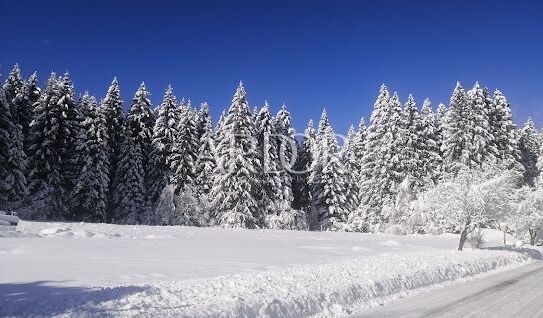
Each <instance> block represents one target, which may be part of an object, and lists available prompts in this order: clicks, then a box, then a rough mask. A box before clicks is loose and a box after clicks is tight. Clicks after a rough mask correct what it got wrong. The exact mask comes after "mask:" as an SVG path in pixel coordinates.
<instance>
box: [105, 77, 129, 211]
mask: <svg viewBox="0 0 543 318" xmlns="http://www.w3.org/2000/svg"><path fill="white" fill-rule="evenodd" d="M100 109H101V110H102V113H103V114H104V118H105V120H106V128H107V136H108V139H107V144H108V153H109V171H110V172H109V180H110V189H114V188H115V186H114V185H113V184H112V182H113V181H114V180H115V172H116V171H117V164H118V162H119V160H120V159H119V156H120V149H121V143H122V142H123V140H124V133H125V131H126V129H125V125H126V119H125V114H124V110H123V100H122V98H121V90H120V88H119V82H117V78H114V79H113V81H112V82H111V85H110V86H109V89H108V91H107V94H106V97H105V98H104V99H103V100H102V106H101V108H100ZM109 200H110V202H111V203H113V201H112V198H109ZM108 210H109V211H112V210H113V206H110V207H109V209H108Z"/></svg>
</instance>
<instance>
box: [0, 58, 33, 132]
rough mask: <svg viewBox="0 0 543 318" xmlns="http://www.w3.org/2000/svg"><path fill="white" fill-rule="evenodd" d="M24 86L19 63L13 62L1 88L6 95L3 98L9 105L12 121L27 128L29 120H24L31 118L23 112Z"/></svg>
mask: <svg viewBox="0 0 543 318" xmlns="http://www.w3.org/2000/svg"><path fill="white" fill-rule="evenodd" d="M24 87H25V83H24V80H23V78H22V76H21V70H20V69H19V65H17V64H15V66H13V69H12V70H11V72H10V73H9V75H8V77H7V78H6V81H5V83H4V86H3V88H4V93H5V95H6V96H5V98H6V100H7V102H8V104H9V107H10V112H11V117H12V121H13V123H15V124H17V125H21V128H23V127H25V126H26V127H25V129H27V128H28V125H29V124H30V122H26V121H27V120H28V119H31V118H27V117H26V116H24V113H23V111H24V108H23V107H24V104H23V102H24ZM23 124H25V125H23Z"/></svg>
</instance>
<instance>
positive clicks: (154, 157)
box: [149, 86, 179, 203]
mask: <svg viewBox="0 0 543 318" xmlns="http://www.w3.org/2000/svg"><path fill="white" fill-rule="evenodd" d="M178 115H179V114H178V112H177V99H176V97H175V95H174V93H173V88H172V87H171V86H168V88H167V89H166V92H165V93H164V98H163V99H162V103H161V104H160V106H159V108H158V115H157V119H156V122H155V125H154V127H153V139H152V142H151V145H152V151H151V158H150V159H151V162H150V165H151V168H150V171H149V182H150V189H149V200H150V201H151V202H152V203H155V202H156V201H157V200H158V198H159V196H160V194H161V193H162V189H163V188H164V187H165V186H166V185H167V184H168V182H169V180H170V176H171V175H172V174H173V171H172V170H171V168H170V161H169V160H170V158H171V156H172V148H173V143H174V141H175V138H176V137H177V126H178V124H179V116H178Z"/></svg>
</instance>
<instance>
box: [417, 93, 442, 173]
mask: <svg viewBox="0 0 543 318" xmlns="http://www.w3.org/2000/svg"><path fill="white" fill-rule="evenodd" d="M420 115H421V126H422V127H421V130H420V133H419V140H420V141H421V142H422V143H423V147H422V152H421V160H422V164H423V169H422V172H423V175H424V177H425V179H426V180H427V181H432V182H433V184H436V183H437V181H438V179H439V177H440V175H441V173H440V172H441V164H442V158H441V154H440V151H439V147H440V143H441V141H440V135H439V134H440V132H439V128H438V127H437V125H438V124H439V122H438V121H437V120H436V117H435V114H434V112H433V110H432V104H431V103H430V100H429V99H428V98H427V99H425V100H424V103H423V104H422V108H421V111H420Z"/></svg>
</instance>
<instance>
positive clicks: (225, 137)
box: [212, 83, 260, 228]
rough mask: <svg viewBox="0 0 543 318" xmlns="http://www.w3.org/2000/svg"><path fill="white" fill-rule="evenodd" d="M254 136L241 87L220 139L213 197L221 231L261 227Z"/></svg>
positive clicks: (226, 118)
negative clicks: (223, 228)
mask: <svg viewBox="0 0 543 318" xmlns="http://www.w3.org/2000/svg"><path fill="white" fill-rule="evenodd" d="M254 134H255V125H254V118H253V116H252V114H251V112H250V110H249V104H248V101H247V95H246V93H245V89H244V87H243V84H242V83H240V84H239V86H238V88H237V90H236V93H235V94H234V97H233V99H232V104H231V106H230V109H229V110H228V114H227V115H226V117H225V118H224V121H223V122H222V124H221V127H220V129H219V136H218V144H217V155H218V158H217V168H216V172H215V178H214V182H213V190H212V195H213V204H214V206H215V211H216V219H215V222H216V224H217V225H220V226H222V227H242V228H256V227H258V220H259V219H260V216H259V215H258V214H257V213H258V211H256V207H257V202H256V200H255V198H254V197H253V193H254V189H253V187H254V186H255V184H254V182H255V176H256V170H255V167H256V166H257V164H258V163H257V152H256V142H255V141H254Z"/></svg>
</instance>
